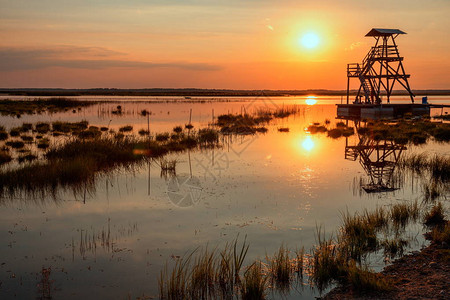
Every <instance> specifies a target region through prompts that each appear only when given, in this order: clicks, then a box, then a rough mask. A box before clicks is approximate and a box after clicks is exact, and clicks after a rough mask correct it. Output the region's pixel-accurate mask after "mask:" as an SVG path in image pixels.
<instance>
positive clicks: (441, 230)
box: [429, 221, 450, 248]
mask: <svg viewBox="0 0 450 300" xmlns="http://www.w3.org/2000/svg"><path fill="white" fill-rule="evenodd" d="M429 237H430V238H431V240H432V241H433V242H434V243H435V244H438V245H440V246H443V247H446V248H448V245H450V222H449V221H446V222H445V224H444V225H443V226H435V227H434V228H433V230H432V231H431V233H430V234H429Z"/></svg>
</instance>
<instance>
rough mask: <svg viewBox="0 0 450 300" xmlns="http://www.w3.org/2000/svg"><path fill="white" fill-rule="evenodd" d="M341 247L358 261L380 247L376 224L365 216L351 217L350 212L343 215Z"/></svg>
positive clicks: (355, 215) (356, 215)
mask: <svg viewBox="0 0 450 300" xmlns="http://www.w3.org/2000/svg"><path fill="white" fill-rule="evenodd" d="M340 239H341V247H342V248H345V251H346V252H347V254H348V255H349V256H350V257H351V258H353V259H356V260H358V261H360V260H361V259H362V257H363V256H364V255H365V254H366V253H368V252H371V251H374V250H376V248H377V246H378V239H377V231H376V227H375V224H373V223H371V222H370V220H369V219H367V218H365V217H364V215H363V216H360V215H359V214H354V215H351V214H350V213H349V212H348V211H347V212H346V213H343V214H342V226H341V235H340Z"/></svg>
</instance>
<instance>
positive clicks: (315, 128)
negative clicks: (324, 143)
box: [307, 123, 328, 134]
mask: <svg viewBox="0 0 450 300" xmlns="http://www.w3.org/2000/svg"><path fill="white" fill-rule="evenodd" d="M307 130H308V131H309V132H310V133H311V134H316V133H325V132H327V131H328V129H327V128H326V127H325V126H323V125H320V124H319V123H317V124H316V123H315V124H312V125H309V126H308V128H307Z"/></svg>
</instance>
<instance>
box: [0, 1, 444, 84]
mask: <svg viewBox="0 0 450 300" xmlns="http://www.w3.org/2000/svg"><path fill="white" fill-rule="evenodd" d="M449 16H450V1H449V0H427V1H423V0H396V1H392V0H378V1H363V0H340V1H336V0H324V1H320V0H314V1H309V0H308V1H306V0H304V1H302V0H297V1H287V0H278V1H268V0H227V1H223V0H220V1H219V0H155V1H151V0H76V1H75V0H72V1H69V0H39V1H36V0H28V1H25V0H0V87H2V88H26V87H29V88H155V87H162V88H218V89H222V88H223V89H334V90H342V89H345V88H346V83H347V78H346V66H347V63H354V62H360V61H361V60H362V59H363V58H364V56H365V54H366V53H367V51H368V50H369V49H370V47H371V45H372V44H373V42H374V40H373V38H370V37H364V36H365V34H366V33H367V32H368V31H369V30H370V29H371V28H374V27H375V28H398V29H401V30H403V31H405V32H406V33H407V34H406V35H401V36H399V37H398V38H397V43H398V45H399V50H400V54H401V55H402V56H405V60H404V66H405V70H406V72H407V73H410V74H411V78H410V85H411V87H412V88H413V89H450V75H449V72H448V70H450V38H449V37H450V35H449V33H450V17H449ZM308 34H309V36H310V37H311V36H313V41H312V43H313V44H311V41H310V44H308V43H307V42H304V37H305V35H308Z"/></svg>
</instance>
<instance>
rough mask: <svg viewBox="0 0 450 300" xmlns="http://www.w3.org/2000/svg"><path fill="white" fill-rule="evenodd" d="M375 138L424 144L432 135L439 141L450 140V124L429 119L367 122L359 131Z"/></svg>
mask: <svg viewBox="0 0 450 300" xmlns="http://www.w3.org/2000/svg"><path fill="white" fill-rule="evenodd" d="M358 132H359V133H360V134H362V135H367V136H371V137H373V138H374V139H375V140H395V141H397V142H402V143H408V142H409V143H413V144H416V145H417V144H424V143H426V142H427V141H428V140H429V138H430V137H433V138H434V139H435V140H436V141H438V142H448V141H450V124H446V123H436V122H430V121H429V120H425V119H422V120H406V119H405V120H400V121H397V122H389V123H388V122H386V121H383V120H380V121H373V122H367V124H366V127H362V128H360V130H359V131H358Z"/></svg>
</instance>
